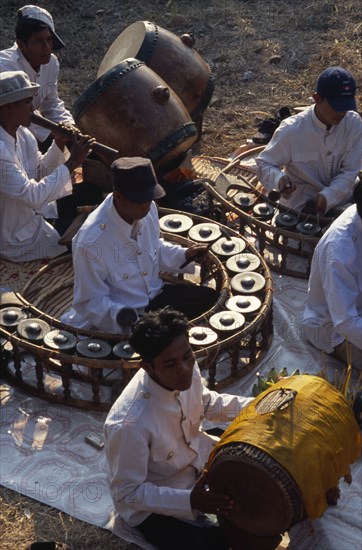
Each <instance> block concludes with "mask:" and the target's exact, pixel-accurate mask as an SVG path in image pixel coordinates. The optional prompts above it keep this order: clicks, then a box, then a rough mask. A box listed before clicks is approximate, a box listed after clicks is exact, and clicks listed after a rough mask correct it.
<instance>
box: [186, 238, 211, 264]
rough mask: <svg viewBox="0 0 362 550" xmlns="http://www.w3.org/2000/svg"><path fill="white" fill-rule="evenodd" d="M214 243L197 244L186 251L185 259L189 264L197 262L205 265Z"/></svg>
mask: <svg viewBox="0 0 362 550" xmlns="http://www.w3.org/2000/svg"><path fill="white" fill-rule="evenodd" d="M211 244H212V243H210V245H209V244H197V245H194V246H190V248H188V249H187V250H186V253H185V257H186V261H187V262H188V263H190V262H195V261H197V262H198V263H200V264H203V263H204V262H206V260H207V251H208V250H209V248H210V246H211Z"/></svg>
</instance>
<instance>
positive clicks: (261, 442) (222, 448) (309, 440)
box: [208, 375, 360, 536]
mask: <svg viewBox="0 0 362 550" xmlns="http://www.w3.org/2000/svg"><path fill="white" fill-rule="evenodd" d="M359 439H360V436H359V431H358V426H357V424H356V422H355V419H354V417H353V413H352V409H351V407H350V406H349V405H348V404H347V402H346V401H345V399H344V397H343V396H342V394H341V393H340V392H339V391H338V390H336V389H335V388H334V387H333V386H331V385H330V384H329V383H328V382H327V381H326V380H324V379H322V378H319V377H316V376H310V375H300V376H291V377H288V378H286V379H284V380H281V381H279V382H278V383H276V384H275V385H273V386H271V388H270V389H269V390H267V391H265V392H263V393H262V394H260V395H259V396H258V397H257V398H256V399H255V400H254V401H253V402H252V403H250V404H249V406H248V407H246V408H245V409H243V410H242V412H241V413H240V415H239V416H238V417H237V418H236V419H235V420H234V422H233V423H232V424H231V425H230V427H229V428H228V430H226V432H225V433H224V434H223V436H222V438H221V440H220V441H219V443H218V444H217V445H216V447H215V448H214V450H213V452H212V454H211V456H210V459H209V465H208V467H209V485H210V489H211V490H213V491H217V492H220V493H224V494H228V495H229V496H230V497H231V498H233V499H234V500H235V502H236V506H235V509H234V510H233V512H232V513H231V515H230V516H228V521H229V522H230V523H231V524H232V525H233V526H236V527H238V528H239V529H241V530H243V531H246V532H247V533H250V534H252V535H260V536H275V535H278V534H280V533H283V532H284V531H286V530H288V529H289V528H290V527H292V526H293V525H295V524H296V523H298V522H300V521H302V520H303V519H305V518H306V517H309V518H310V519H315V518H317V517H319V516H321V515H322V514H323V513H324V511H325V510H326V508H327V506H328V503H327V500H326V492H327V491H328V489H331V488H333V487H335V486H338V481H339V478H340V477H341V476H344V475H346V474H347V473H348V471H349V465H350V464H352V463H353V462H354V461H355V460H357V458H358V456H359V444H360V442H359ZM228 521H227V522H226V528H227V524H228ZM223 524H224V522H223Z"/></svg>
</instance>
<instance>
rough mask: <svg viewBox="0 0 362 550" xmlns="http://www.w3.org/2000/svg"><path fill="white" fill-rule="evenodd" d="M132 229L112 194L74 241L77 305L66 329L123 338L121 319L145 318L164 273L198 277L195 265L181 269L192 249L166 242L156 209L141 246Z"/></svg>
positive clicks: (147, 219) (142, 227)
mask: <svg viewBox="0 0 362 550" xmlns="http://www.w3.org/2000/svg"><path fill="white" fill-rule="evenodd" d="M132 229H133V226H132V225H130V224H128V223H127V222H126V221H124V220H123V219H122V218H121V217H120V216H119V214H118V213H117V211H116V209H115V207H114V205H113V194H112V193H111V194H109V195H108V197H106V198H105V200H104V201H103V202H102V204H101V205H100V206H99V207H98V208H97V209H96V210H95V211H94V212H92V213H91V214H90V215H89V216H88V218H87V220H86V221H85V223H84V224H83V226H82V227H81V229H80V230H79V231H78V233H77V235H76V236H75V237H74V238H73V243H72V247H73V266H74V292H73V304H72V309H71V310H70V311H69V312H67V313H65V314H64V315H63V316H62V318H61V319H62V321H63V322H64V323H67V324H70V325H72V326H75V327H78V328H95V329H98V330H101V331H102V332H113V333H119V332H120V327H119V326H118V323H117V320H116V317H117V313H118V312H119V310H120V309H122V308H124V307H130V308H132V309H136V310H139V312H143V310H144V308H145V307H146V306H147V305H148V303H149V301H150V300H152V299H153V298H154V297H155V296H157V294H158V293H159V292H160V290H161V287H162V285H163V281H162V279H161V278H160V276H159V272H160V271H166V272H171V273H174V272H180V271H182V272H184V273H185V272H186V273H193V271H194V264H193V263H192V264H189V265H188V266H187V267H186V268H185V269H184V270H180V269H179V266H180V265H181V264H182V263H183V262H184V260H185V250H186V249H185V248H182V247H181V246H179V245H175V244H172V243H168V242H166V241H164V240H163V239H160V226H159V220H158V212H157V207H156V205H155V203H153V204H152V205H151V209H150V212H149V213H148V214H147V216H145V217H144V218H143V219H142V220H140V227H139V233H138V235H137V240H135V239H134V238H132V235H131V233H132Z"/></svg>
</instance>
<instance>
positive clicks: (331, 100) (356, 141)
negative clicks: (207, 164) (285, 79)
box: [256, 67, 362, 216]
mask: <svg viewBox="0 0 362 550" xmlns="http://www.w3.org/2000/svg"><path fill="white" fill-rule="evenodd" d="M355 94H356V81H355V79H354V78H353V76H352V75H351V74H350V73H349V72H348V71H346V70H345V69H343V68H342V67H329V68H328V69H326V70H325V71H323V72H322V73H321V74H320V76H319V78H318V82H317V86H316V91H315V92H314V94H313V99H314V102H315V104H314V105H312V106H310V107H308V108H306V109H305V110H304V111H302V112H301V113H299V114H297V115H295V116H291V117H288V118H286V119H285V120H283V122H282V123H281V124H280V126H279V127H278V128H277V130H276V131H275V133H274V135H273V137H272V139H271V141H270V142H269V144H268V145H267V147H266V148H265V149H264V151H262V152H261V153H260V154H259V156H258V158H257V159H256V162H257V175H258V178H259V180H260V182H261V183H262V184H263V186H264V187H265V188H266V189H267V190H268V191H271V190H272V189H278V190H279V191H280V192H281V193H282V199H281V203H283V204H285V205H286V206H288V207H290V208H295V209H297V210H302V211H303V210H304V211H306V212H308V213H314V214H320V215H325V214H326V215H333V216H335V215H338V214H339V213H340V212H341V211H342V210H343V208H344V207H345V205H346V203H350V202H351V198H352V190H353V186H354V185H355V184H356V181H357V176H358V173H359V171H360V169H361V160H362V159H361V157H362V120H361V117H360V116H359V114H358V113H357V112H356V111H357V105H356V100H355ZM333 210H334V211H333Z"/></svg>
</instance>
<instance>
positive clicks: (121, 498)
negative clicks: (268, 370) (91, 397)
mask: <svg viewBox="0 0 362 550" xmlns="http://www.w3.org/2000/svg"><path fill="white" fill-rule="evenodd" d="M250 401H252V399H251V398H246V397H240V396H235V395H227V394H219V393H217V392H213V391H209V390H208V389H207V388H205V387H204V386H203V384H202V380H201V375H200V371H199V368H198V366H197V364H195V366H194V373H193V380H192V385H191V388H190V389H188V390H186V391H182V392H179V391H169V390H166V389H164V388H162V387H161V386H159V385H158V384H157V383H156V382H154V381H153V380H152V379H151V378H150V377H149V376H148V374H147V373H146V372H145V371H144V370H143V369H140V370H139V371H138V372H137V374H136V375H135V376H134V377H133V378H132V380H131V382H130V383H129V384H128V385H127V387H126V388H125V389H124V390H123V392H122V394H121V395H120V397H119V398H118V399H117V401H116V402H115V403H114V405H113V406H112V408H111V410H110V412H109V414H108V416H107V419H106V422H105V426H104V432H105V442H106V451H107V457H108V462H109V467H110V486H111V491H112V496H113V501H114V505H115V507H116V511H117V512H118V514H119V515H120V516H121V518H122V519H123V520H124V521H125V522H126V523H128V524H129V525H131V526H135V525H139V524H140V523H141V522H142V521H144V520H145V519H146V518H147V517H148V516H149V515H150V514H151V513H156V514H165V515H169V516H173V517H177V518H180V519H185V520H194V519H195V514H194V511H193V510H192V509H191V505H190V494H191V490H192V488H193V487H194V485H195V482H196V480H197V477H198V476H199V475H200V474H201V473H202V471H203V468H204V466H205V463H206V462H207V460H208V457H209V454H210V452H211V450H212V448H213V446H214V445H215V442H216V440H217V439H216V438H215V437H212V436H210V435H208V434H206V433H205V432H203V431H201V430H200V423H201V421H202V419H203V418H206V419H207V420H209V421H213V422H230V421H232V420H233V419H234V418H235V417H236V416H237V415H238V414H239V412H240V410H241V409H242V408H244V407H245V406H246V405H247V404H248V403H249V402H250Z"/></svg>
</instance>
